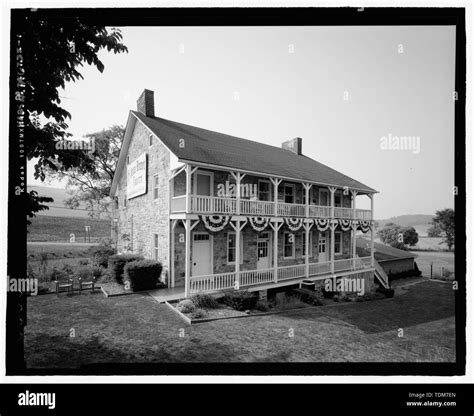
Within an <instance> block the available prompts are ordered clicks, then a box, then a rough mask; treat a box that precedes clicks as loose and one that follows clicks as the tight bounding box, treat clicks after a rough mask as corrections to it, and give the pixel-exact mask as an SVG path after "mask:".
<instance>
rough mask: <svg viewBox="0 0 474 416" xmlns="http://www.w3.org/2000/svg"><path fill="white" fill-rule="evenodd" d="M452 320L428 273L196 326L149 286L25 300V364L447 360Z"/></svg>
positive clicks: (445, 288) (449, 299)
mask: <svg viewBox="0 0 474 416" xmlns="http://www.w3.org/2000/svg"><path fill="white" fill-rule="evenodd" d="M454 325H455V322H454V295H453V291H452V289H451V288H450V285H448V284H445V283H437V282H430V281H424V282H421V283H418V284H414V285H412V286H408V287H407V288H406V290H402V291H401V294H397V296H396V297H395V298H393V299H384V300H376V301H368V302H362V303H355V302H350V303H341V304H334V305H333V306H324V307H318V308H312V309H306V310H299V311H296V312H287V313H284V314H279V315H268V316H263V317H248V318H240V319H233V320H221V321H212V322H207V323H200V324H196V325H193V326H189V325H187V324H185V323H184V322H183V321H182V320H181V319H180V318H179V317H178V316H177V315H176V314H175V313H173V311H171V310H170V309H169V308H168V307H167V306H166V305H164V304H158V303H157V302H156V301H155V300H154V299H153V298H152V297H150V296H148V295H146V294H134V295H129V296H123V297H115V298H104V296H103V295H102V294H100V293H96V294H90V293H87V294H86V293H83V294H81V295H75V296H72V297H68V296H66V295H62V296H60V297H59V298H57V297H56V296H54V295H42V296H37V297H31V298H29V299H28V325H27V326H26V328H25V354H26V361H27V365H28V367H29V368H71V367H79V366H81V365H83V364H92V363H113V362H120V363H133V362H136V363H144V362H153V363H160V362H162V363H165V362H166V363H170V362H346V361H347V362H404V361H410V362H416V361H428V362H435V361H436V362H448V361H449V362H454V361H455V348H454V345H455V344H454V336H455V326H454ZM400 328H402V329H403V330H404V337H403V338H399V337H398V330H399V329H400ZM183 331H184V336H182V335H183ZM291 334H293V336H290V335H291ZM71 335H74V336H71Z"/></svg>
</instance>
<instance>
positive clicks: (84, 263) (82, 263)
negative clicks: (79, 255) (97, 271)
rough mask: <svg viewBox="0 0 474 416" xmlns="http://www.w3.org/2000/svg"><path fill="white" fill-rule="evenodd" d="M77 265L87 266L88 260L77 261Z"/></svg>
mask: <svg viewBox="0 0 474 416" xmlns="http://www.w3.org/2000/svg"><path fill="white" fill-rule="evenodd" d="M78 263H79V265H81V266H87V265H88V264H89V260H87V259H79V262H78Z"/></svg>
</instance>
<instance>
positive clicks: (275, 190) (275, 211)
mask: <svg viewBox="0 0 474 416" xmlns="http://www.w3.org/2000/svg"><path fill="white" fill-rule="evenodd" d="M270 180H271V181H272V183H273V205H274V207H273V215H274V216H275V217H277V216H278V185H280V183H281V179H277V178H270Z"/></svg>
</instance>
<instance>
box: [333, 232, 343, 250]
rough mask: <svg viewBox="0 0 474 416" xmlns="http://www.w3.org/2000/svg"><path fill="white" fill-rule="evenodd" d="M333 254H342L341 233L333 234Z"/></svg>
mask: <svg viewBox="0 0 474 416" xmlns="http://www.w3.org/2000/svg"><path fill="white" fill-rule="evenodd" d="M334 254H342V233H341V232H340V231H336V232H335V233H334Z"/></svg>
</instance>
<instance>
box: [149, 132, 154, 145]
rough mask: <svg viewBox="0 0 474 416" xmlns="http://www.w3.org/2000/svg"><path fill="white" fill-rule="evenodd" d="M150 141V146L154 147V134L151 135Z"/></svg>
mask: <svg viewBox="0 0 474 416" xmlns="http://www.w3.org/2000/svg"><path fill="white" fill-rule="evenodd" d="M149 140H150V146H153V134H150V136H149Z"/></svg>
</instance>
